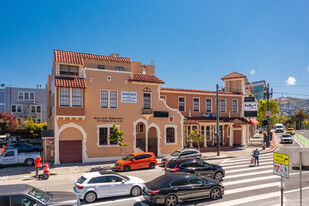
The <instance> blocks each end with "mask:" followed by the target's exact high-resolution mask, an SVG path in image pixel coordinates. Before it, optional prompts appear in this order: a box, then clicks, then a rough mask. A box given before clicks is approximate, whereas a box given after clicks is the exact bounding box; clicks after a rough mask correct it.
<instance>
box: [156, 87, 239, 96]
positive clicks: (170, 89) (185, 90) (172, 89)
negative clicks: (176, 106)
mask: <svg viewBox="0 0 309 206" xmlns="http://www.w3.org/2000/svg"><path fill="white" fill-rule="evenodd" d="M161 91H163V92H164V91H176V92H199V93H213V94H216V91H207V90H196V89H177V88H166V87H161ZM219 94H239V95H242V93H239V92H225V91H219Z"/></svg>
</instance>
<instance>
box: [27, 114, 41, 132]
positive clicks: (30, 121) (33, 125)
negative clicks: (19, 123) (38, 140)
mask: <svg viewBox="0 0 309 206" xmlns="http://www.w3.org/2000/svg"><path fill="white" fill-rule="evenodd" d="M24 128H25V129H27V130H46V129H47V122H44V123H35V122H34V121H33V119H32V117H31V116H29V117H28V120H27V121H25V123H24Z"/></svg>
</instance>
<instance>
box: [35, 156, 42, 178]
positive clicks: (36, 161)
mask: <svg viewBox="0 0 309 206" xmlns="http://www.w3.org/2000/svg"><path fill="white" fill-rule="evenodd" d="M41 161H42V158H41V156H40V155H39V156H38V157H37V158H36V159H35V169H36V172H35V177H36V178H38V176H39V168H40V167H41Z"/></svg>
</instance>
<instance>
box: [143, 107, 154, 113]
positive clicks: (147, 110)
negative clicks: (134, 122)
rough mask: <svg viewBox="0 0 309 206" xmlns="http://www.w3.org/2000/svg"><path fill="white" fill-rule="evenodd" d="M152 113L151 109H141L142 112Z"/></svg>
mask: <svg viewBox="0 0 309 206" xmlns="http://www.w3.org/2000/svg"><path fill="white" fill-rule="evenodd" d="M152 113H153V111H152V109H144V108H143V109H142V114H152Z"/></svg>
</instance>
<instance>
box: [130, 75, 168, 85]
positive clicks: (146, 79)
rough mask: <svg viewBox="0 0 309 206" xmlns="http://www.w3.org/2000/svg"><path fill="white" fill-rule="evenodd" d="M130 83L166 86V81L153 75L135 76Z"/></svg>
mask: <svg viewBox="0 0 309 206" xmlns="http://www.w3.org/2000/svg"><path fill="white" fill-rule="evenodd" d="M129 81H136V82H149V83H159V84H164V81H162V80H161V79H159V78H158V77H156V76H155V75H152V74H133V75H132V76H131V78H130V80H129Z"/></svg>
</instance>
